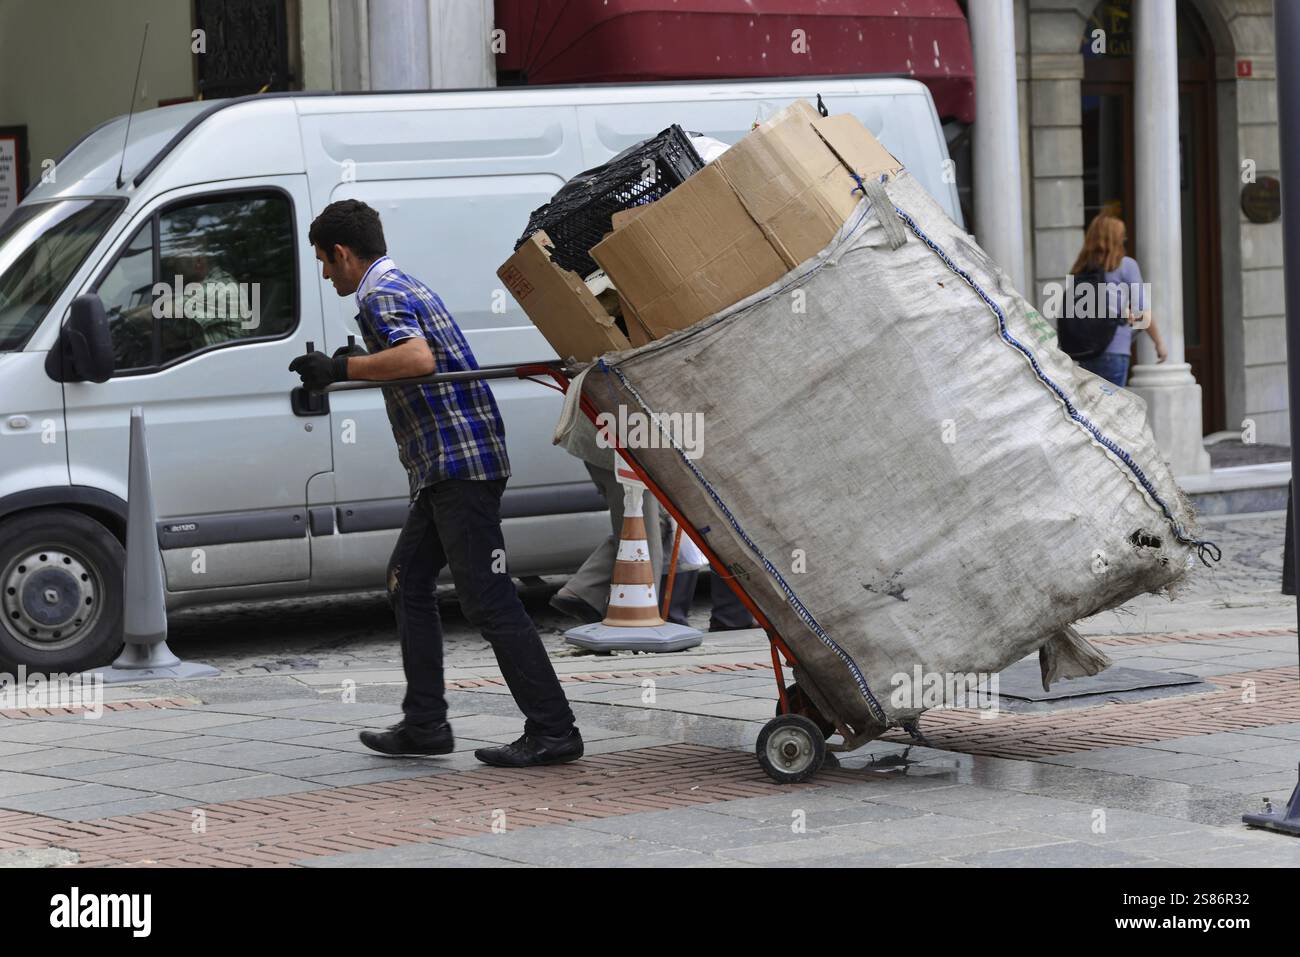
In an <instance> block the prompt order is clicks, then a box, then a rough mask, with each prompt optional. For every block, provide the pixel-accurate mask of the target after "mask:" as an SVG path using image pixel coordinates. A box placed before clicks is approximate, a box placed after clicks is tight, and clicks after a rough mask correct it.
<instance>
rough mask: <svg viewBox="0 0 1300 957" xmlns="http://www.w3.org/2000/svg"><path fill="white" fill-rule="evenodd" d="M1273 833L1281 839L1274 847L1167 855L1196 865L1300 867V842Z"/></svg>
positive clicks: (1175, 859)
mask: <svg viewBox="0 0 1300 957" xmlns="http://www.w3.org/2000/svg"><path fill="white" fill-rule="evenodd" d="M1273 836H1274V837H1276V838H1277V843H1276V844H1275V845H1274V846H1272V847H1265V846H1260V845H1257V844H1250V845H1241V846H1238V847H1221V848H1216V849H1211V850H1207V849H1205V848H1200V847H1198V848H1195V849H1189V850H1187V851H1185V852H1174V853H1171V854H1166V855H1164V857H1165V858H1166V859H1167V860H1171V861H1174V862H1176V863H1179V864H1187V865H1190V866H1192V867H1290V868H1296V867H1300V842H1298V841H1296V839H1295V838H1293V837H1287V836H1286V835H1282V834H1277V835H1273Z"/></svg>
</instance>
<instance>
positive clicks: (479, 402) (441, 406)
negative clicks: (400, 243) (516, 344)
mask: <svg viewBox="0 0 1300 957" xmlns="http://www.w3.org/2000/svg"><path fill="white" fill-rule="evenodd" d="M357 304H358V305H359V306H360V307H361V312H360V313H359V314H358V315H357V326H358V328H360V330H361V335H362V338H363V339H364V340H365V343H366V349H367V350H368V351H369V352H371V353H375V352H379V351H380V350H381V349H387V348H389V347H391V346H394V345H396V344H397V343H399V342H401V341H402V340H403V339H411V338H414V337H415V336H422V337H423V338H424V340H425V341H426V342H428V343H429V350H430V351H431V352H432V353H433V358H434V360H435V362H436V363H437V368H436V370H435V371H437V372H459V371H464V370H468V369H477V368H478V362H477V361H475V359H474V353H473V352H472V351H471V350H470V347H469V343H468V342H467V341H466V340H465V335H464V333H462V332H461V331H460V327H459V326H457V325H456V320H455V319H453V318H452V317H451V313H450V312H448V311H447V307H446V306H444V305H443V304H442V300H441V299H439V298H438V296H437V295H436V294H435V293H434V292H433V290H431V289H430V288H429V287H428V286H426V285H425V284H424V283H422V282H420V281H419V280H418V279H416V278H414V277H412V276H408V275H406V273H404V272H402V271H401V270H400V269H398V268H397V266H396V265H394V263H393V261H392V260H391V259H389V258H388V257H387V256H384V257H383V258H381V259H378V260H376V261H375V262H374V263H373V264H372V265H371V267H370V269H368V270H367V271H366V274H365V276H363V277H362V279H361V284H360V285H359V286H358V287H357ZM382 391H383V393H384V403H385V404H386V405H387V406H388V420H389V422H391V423H392V426H393V437H394V438H395V439H396V440H397V453H398V457H399V458H400V459H401V460H402V465H404V466H405V467H406V473H407V475H408V477H409V478H410V481H411V497H412V498H414V497H415V496H416V495H417V494H418V493H419V491H420V489H422V488H424V487H425V486H427V485H432V484H433V483H435V482H441V481H444V480H445V479H484V480H486V479H503V478H509V476H510V460H509V459H508V458H507V457H506V430H505V426H504V425H503V424H502V422H501V413H500V411H499V410H498V409H497V404H496V400H495V399H494V398H493V397H492V390H491V389H489V388H488V386H487V383H486V382H447V383H443V384H441V385H408V386H385V387H384V388H383V390H382Z"/></svg>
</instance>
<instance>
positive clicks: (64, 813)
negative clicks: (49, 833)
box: [41, 794, 194, 821]
mask: <svg viewBox="0 0 1300 957" xmlns="http://www.w3.org/2000/svg"><path fill="white" fill-rule="evenodd" d="M193 805H194V802H193V801H190V800H187V799H186V798H179V797H175V796H173V795H170V794H151V795H149V796H147V797H139V798H128V799H127V800H124V801H109V802H107V803H104V804H87V805H85V806H84V807H70V808H56V809H53V810H48V811H42V812H41V813H42V814H43V815H44V816H45V817H53V818H58V819H59V820H61V821H98V820H102V819H104V818H109V817H123V816H125V815H129V814H148V813H149V812H151V811H170V810H173V809H175V808H178V807H192V806H193Z"/></svg>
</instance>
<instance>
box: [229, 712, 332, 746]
mask: <svg viewBox="0 0 1300 957" xmlns="http://www.w3.org/2000/svg"><path fill="white" fill-rule="evenodd" d="M338 731H343V732H345V733H350V734H352V735H354V736H355V734H356V729H353V728H347V727H344V728H340V727H339V725H337V724H335V723H333V722H329V721H299V720H298V719H296V718H257V719H254V720H252V721H247V722H240V723H239V724H233V725H224V726H220V727H212V728H205V729H204V733H205V734H208V735H211V736H212V737H216V738H238V739H240V740H243V741H279V742H284V741H292V740H295V739H299V738H307V737H311V736H313V735H319V734H329V733H331V732H338Z"/></svg>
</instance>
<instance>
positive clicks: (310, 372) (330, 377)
mask: <svg viewBox="0 0 1300 957" xmlns="http://www.w3.org/2000/svg"><path fill="white" fill-rule="evenodd" d="M289 371H290V372H296V373H298V375H300V376H302V384H303V385H304V386H306V387H307V388H308V389H310V390H311V391H313V392H320V391H321V390H322V389H324V388H325V387H326V386H327V385H329V384H330V383H331V382H346V381H347V379H348V357H347V356H335V357H334V358H332V359H331V358H330V357H329V356H327V355H326V354H325V353H323V352H308V353H307V354H306V355H301V356H298V357H297V358H296V359H294V360H293V361H292V362H290V363H289Z"/></svg>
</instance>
